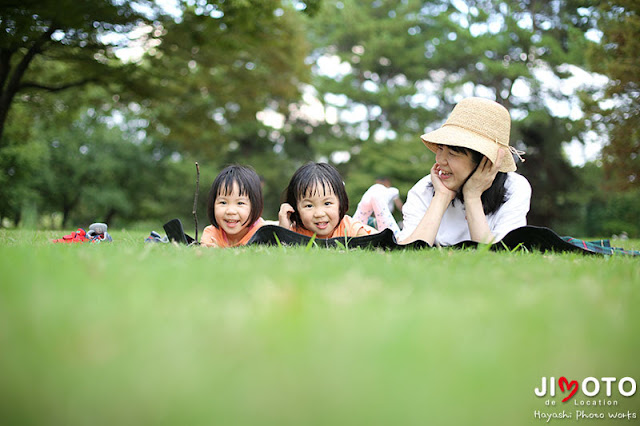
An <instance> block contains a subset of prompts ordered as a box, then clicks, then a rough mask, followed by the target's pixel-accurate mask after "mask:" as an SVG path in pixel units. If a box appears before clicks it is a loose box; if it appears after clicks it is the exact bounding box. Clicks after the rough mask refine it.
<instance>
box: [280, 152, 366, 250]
mask: <svg viewBox="0 0 640 426" xmlns="http://www.w3.org/2000/svg"><path fill="white" fill-rule="evenodd" d="M348 209H349V198H348V196H347V191H346V190H345V188H344V182H343V181H342V177H341V176H340V173H339V172H338V170H336V168H335V167H333V166H331V165H330V164H327V163H307V164H305V165H304V166H302V167H300V168H299V169H298V170H297V171H296V172H295V173H294V174H293V176H292V177H291V181H290V182H289V186H288V187H287V189H286V202H285V203H283V204H282V205H281V206H280V212H279V213H278V222H279V224H280V226H282V227H284V228H287V229H291V230H292V231H295V232H297V233H299V234H303V235H308V236H313V235H315V236H316V237H317V238H323V239H325V238H334V237H344V236H345V235H346V236H347V237H361V236H364V235H370V234H375V233H377V232H378V231H376V229H375V228H372V227H370V226H368V225H365V224H363V223H362V222H359V221H357V220H354V219H352V218H351V217H350V216H347V215H346V212H347V210H348Z"/></svg>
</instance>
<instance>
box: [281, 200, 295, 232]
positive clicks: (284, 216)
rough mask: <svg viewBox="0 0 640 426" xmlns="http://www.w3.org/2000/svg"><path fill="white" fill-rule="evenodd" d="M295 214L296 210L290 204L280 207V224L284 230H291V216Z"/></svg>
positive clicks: (283, 204)
mask: <svg viewBox="0 0 640 426" xmlns="http://www.w3.org/2000/svg"><path fill="white" fill-rule="evenodd" d="M293 213H295V210H294V209H293V207H292V206H291V204H289V203H282V204H281V205H280V211H279V212H278V223H279V225H280V226H282V227H283V228H287V229H291V225H292V223H291V214H293Z"/></svg>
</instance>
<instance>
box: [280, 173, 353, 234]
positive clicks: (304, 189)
mask: <svg viewBox="0 0 640 426" xmlns="http://www.w3.org/2000/svg"><path fill="white" fill-rule="evenodd" d="M320 190H322V194H323V195H326V194H327V190H331V191H333V193H334V194H335V196H336V197H337V198H338V203H339V204H340V205H339V210H338V212H339V216H340V218H339V221H341V220H342V218H343V217H344V215H345V214H347V210H349V197H348V196H347V190H346V189H345V187H344V182H343V181H342V176H340V172H339V171H338V170H337V169H336V168H335V167H333V166H332V165H330V164H327V163H307V164H305V165H304V166H302V167H300V168H299V169H298V170H296V172H295V173H294V174H293V176H292V177H291V181H289V186H287V189H286V190H285V202H286V203H288V204H290V205H291V207H293V210H294V213H292V214H291V221H292V222H294V223H295V224H296V226H299V227H301V228H304V225H303V224H302V221H301V220H300V216H299V215H298V200H300V199H303V198H304V197H305V196H307V195H312V194H314V193H318V194H319V193H320Z"/></svg>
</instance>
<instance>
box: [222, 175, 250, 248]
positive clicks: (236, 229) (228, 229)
mask: <svg viewBox="0 0 640 426" xmlns="http://www.w3.org/2000/svg"><path fill="white" fill-rule="evenodd" d="M213 208H214V214H215V217H216V222H217V223H218V226H219V227H220V228H221V229H222V230H223V231H224V232H225V233H226V234H227V238H228V239H229V242H230V243H232V244H233V243H237V242H238V241H240V240H241V239H242V238H243V237H244V236H245V235H246V234H247V232H248V231H249V225H251V224H250V223H247V220H248V219H249V217H250V216H251V201H250V200H249V196H248V195H246V194H245V195H240V189H239V188H238V184H237V183H236V182H234V183H233V189H232V190H231V192H229V193H228V194H224V193H222V192H220V193H218V196H217V197H216V201H215V204H214V207H213Z"/></svg>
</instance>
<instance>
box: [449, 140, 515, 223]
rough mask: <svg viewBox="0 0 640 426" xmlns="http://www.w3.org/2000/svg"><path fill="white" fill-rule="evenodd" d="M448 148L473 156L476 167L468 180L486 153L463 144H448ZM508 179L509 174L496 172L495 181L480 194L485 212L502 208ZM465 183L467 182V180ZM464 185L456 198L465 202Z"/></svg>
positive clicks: (492, 211) (488, 212)
mask: <svg viewBox="0 0 640 426" xmlns="http://www.w3.org/2000/svg"><path fill="white" fill-rule="evenodd" d="M447 148H449V149H450V150H451V151H454V152H459V153H461V154H467V155H470V156H471V160H472V161H473V162H474V163H475V165H476V167H475V168H474V169H473V171H472V172H471V174H469V177H467V180H469V178H470V177H471V175H472V174H473V173H474V172H475V171H476V169H477V168H478V166H479V165H480V161H482V159H483V158H484V155H483V154H481V153H479V152H478V151H474V150H473V149H470V148H464V147H461V146H453V145H447ZM506 181H507V174H506V173H503V172H498V174H496V177H495V179H493V183H492V184H491V186H490V187H489V189H487V190H486V191H484V192H483V193H482V195H481V196H480V200H481V201H482V209H483V210H484V214H490V213H494V212H495V211H497V210H498V208H500V206H501V205H503V204H504V202H505V201H506V199H505V194H506V192H507V189H506V188H505V187H504V184H505V182H506ZM465 183H467V182H466V181H465ZM462 187H464V184H462ZM462 187H461V188H460V190H459V191H458V193H457V194H456V199H457V200H460V202H462V203H464V199H463V195H462Z"/></svg>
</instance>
